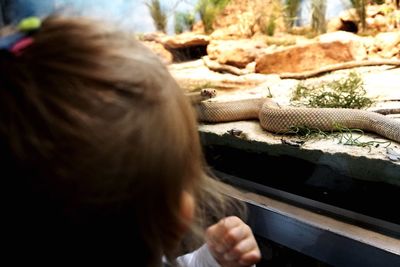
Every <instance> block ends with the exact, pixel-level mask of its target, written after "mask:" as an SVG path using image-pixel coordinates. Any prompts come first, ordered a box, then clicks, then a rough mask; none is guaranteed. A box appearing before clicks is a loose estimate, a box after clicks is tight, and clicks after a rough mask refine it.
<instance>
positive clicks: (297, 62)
mask: <svg viewBox="0 0 400 267" xmlns="http://www.w3.org/2000/svg"><path fill="white" fill-rule="evenodd" d="M359 47H360V44H355V42H347V43H344V42H340V41H333V42H320V43H312V44H306V45H300V46H297V45H296V46H292V47H288V48H285V49H283V50H281V51H277V52H273V53H269V54H265V55H263V56H260V57H258V58H257V59H256V73H264V74H269V73H284V72H303V71H308V70H314V69H319V68H321V67H325V66H326V65H329V64H337V63H341V62H346V61H352V60H356V59H357V58H358V57H360V55H359V54H360V53H359ZM364 53H365V49H364Z"/></svg>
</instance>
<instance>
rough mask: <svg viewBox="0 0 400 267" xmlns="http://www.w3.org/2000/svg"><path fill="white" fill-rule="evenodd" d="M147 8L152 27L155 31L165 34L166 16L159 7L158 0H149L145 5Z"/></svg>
mask: <svg viewBox="0 0 400 267" xmlns="http://www.w3.org/2000/svg"><path fill="white" fill-rule="evenodd" d="M145 4H146V6H147V7H148V8H149V11H150V15H151V17H152V19H153V22H154V26H155V27H156V29H157V31H162V32H166V29H167V14H166V12H165V10H163V8H162V7H161V4H160V0H149V1H148V2H146V3H145Z"/></svg>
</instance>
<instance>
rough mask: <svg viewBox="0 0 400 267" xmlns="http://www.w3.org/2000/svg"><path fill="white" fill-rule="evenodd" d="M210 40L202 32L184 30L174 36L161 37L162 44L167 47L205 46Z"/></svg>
mask: <svg viewBox="0 0 400 267" xmlns="http://www.w3.org/2000/svg"><path fill="white" fill-rule="evenodd" d="M209 42H210V37H209V36H208V35H204V34H196V33H192V32H184V33H181V34H178V35H174V36H165V37H163V38H162V44H163V45H164V46H165V47H167V48H172V49H176V48H187V47H192V46H206V45H208V44H209Z"/></svg>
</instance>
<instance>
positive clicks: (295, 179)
mask: <svg viewBox="0 0 400 267" xmlns="http://www.w3.org/2000/svg"><path fill="white" fill-rule="evenodd" d="M204 152H205V155H206V160H207V163H208V164H209V165H210V166H211V167H212V168H213V169H214V170H217V171H219V172H222V173H225V174H228V175H231V176H233V177H238V178H241V179H243V180H246V181H251V182H252V186H251V187H250V188H246V189H247V190H249V189H250V190H251V191H254V192H256V193H260V194H264V192H265V191H263V189H262V187H263V186H265V187H268V188H274V189H277V190H281V191H284V192H289V193H291V194H293V195H296V196H301V197H303V198H306V199H311V200H314V201H316V202H319V203H324V204H328V205H330V206H334V207H339V208H341V209H343V210H345V211H351V212H353V213H356V214H362V215H366V216H368V217H372V218H373V219H375V218H376V219H379V220H381V221H384V222H388V223H389V224H391V225H394V226H395V227H394V230H393V229H388V230H389V231H391V232H392V233H391V234H393V233H394V235H400V233H398V232H397V229H399V228H398V227H399V225H400V213H399V212H397V209H396V208H395V206H396V205H397V203H400V188H399V187H397V186H395V185H391V184H387V183H383V182H372V181H364V180H358V179H353V178H350V177H346V176H344V175H342V174H340V173H337V172H336V171H335V170H333V169H331V168H330V167H328V166H325V165H315V164H313V163H310V162H308V161H305V160H302V159H299V158H294V157H288V156H279V157H277V156H270V155H267V154H266V153H256V152H250V151H244V150H239V149H235V148H230V147H226V146H216V145H209V146H204ZM227 182H228V183H229V182H231V181H230V180H227ZM265 195H268V194H265ZM292 204H297V205H299V203H292ZM307 208H310V207H307ZM312 208H313V207H311V209H312ZM315 211H317V212H319V213H326V214H327V215H332V214H331V213H330V212H331V211H330V210H324V209H320V208H317V209H316V210H315ZM335 212H336V211H335ZM333 215H338V214H333ZM342 216H343V217H342ZM339 217H340V219H348V220H349V221H350V222H353V220H354V218H346V215H342V214H339ZM355 217H357V216H355ZM357 220H359V221H356V223H359V224H360V225H364V224H365V226H368V227H371V228H372V229H373V228H374V227H375V226H376V227H378V228H379V231H382V230H383V231H385V230H386V228H382V229H381V225H374V224H373V222H370V221H362V219H357ZM385 227H386V226H385ZM374 230H376V229H374Z"/></svg>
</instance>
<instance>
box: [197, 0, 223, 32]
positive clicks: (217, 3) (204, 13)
mask: <svg viewBox="0 0 400 267" xmlns="http://www.w3.org/2000/svg"><path fill="white" fill-rule="evenodd" d="M229 1H230V0H199V2H198V3H197V7H196V11H197V12H198V13H199V15H200V19H201V21H202V22H203V25H204V30H205V32H206V33H210V32H212V30H213V23H214V20H215V18H216V16H217V15H218V14H219V13H220V12H221V11H222V10H223V9H224V7H225V6H226V5H227V4H228V3H229Z"/></svg>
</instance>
